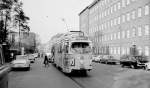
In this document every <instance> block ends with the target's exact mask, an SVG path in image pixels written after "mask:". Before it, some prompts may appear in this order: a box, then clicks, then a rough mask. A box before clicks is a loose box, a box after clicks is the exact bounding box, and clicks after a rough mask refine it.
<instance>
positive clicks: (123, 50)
mask: <svg viewBox="0 0 150 88" xmlns="http://www.w3.org/2000/svg"><path fill="white" fill-rule="evenodd" d="M121 53H122V55H124V54H125V48H124V47H122V48H121Z"/></svg>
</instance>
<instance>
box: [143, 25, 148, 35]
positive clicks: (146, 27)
mask: <svg viewBox="0 0 150 88" xmlns="http://www.w3.org/2000/svg"><path fill="white" fill-rule="evenodd" d="M144 28H145V35H149V25H145V27H144Z"/></svg>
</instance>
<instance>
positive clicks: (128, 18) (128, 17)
mask: <svg viewBox="0 0 150 88" xmlns="http://www.w3.org/2000/svg"><path fill="white" fill-rule="evenodd" d="M127 21H130V13H127Z"/></svg>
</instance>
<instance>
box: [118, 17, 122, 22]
mask: <svg viewBox="0 0 150 88" xmlns="http://www.w3.org/2000/svg"><path fill="white" fill-rule="evenodd" d="M120 20H121V19H120V16H119V17H118V24H120Z"/></svg>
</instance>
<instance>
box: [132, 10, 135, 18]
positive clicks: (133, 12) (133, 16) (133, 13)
mask: <svg viewBox="0 0 150 88" xmlns="http://www.w3.org/2000/svg"><path fill="white" fill-rule="evenodd" d="M132 19H135V11H132Z"/></svg>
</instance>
